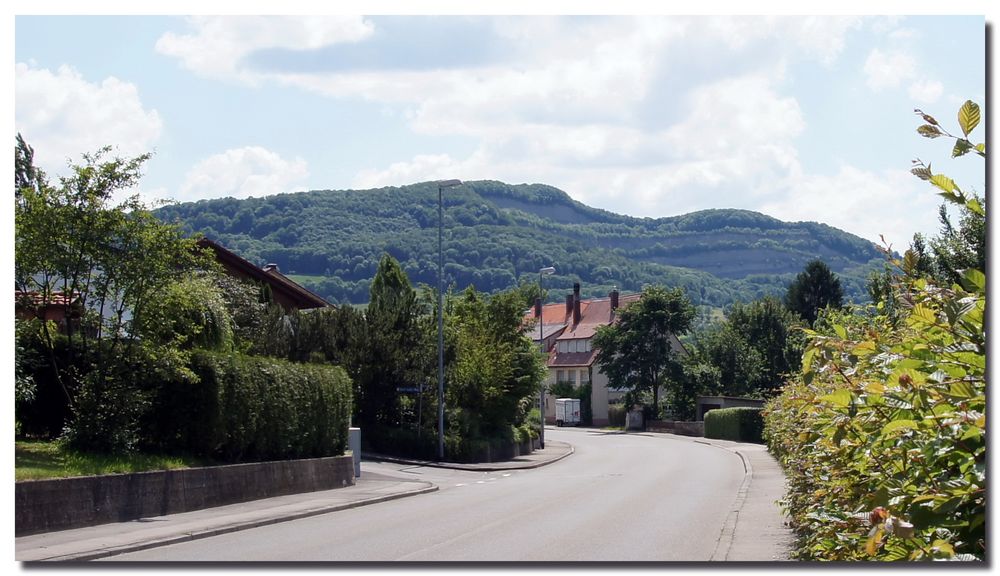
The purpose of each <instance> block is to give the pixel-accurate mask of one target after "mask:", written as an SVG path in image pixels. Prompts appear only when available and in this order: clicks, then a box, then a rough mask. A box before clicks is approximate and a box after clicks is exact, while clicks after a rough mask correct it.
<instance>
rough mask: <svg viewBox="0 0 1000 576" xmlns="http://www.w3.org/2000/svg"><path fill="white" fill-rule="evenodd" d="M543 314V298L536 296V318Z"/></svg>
mask: <svg viewBox="0 0 1000 576" xmlns="http://www.w3.org/2000/svg"><path fill="white" fill-rule="evenodd" d="M541 315H542V299H541V298H535V318H540V317H541Z"/></svg>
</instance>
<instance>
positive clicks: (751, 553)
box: [638, 432, 795, 562]
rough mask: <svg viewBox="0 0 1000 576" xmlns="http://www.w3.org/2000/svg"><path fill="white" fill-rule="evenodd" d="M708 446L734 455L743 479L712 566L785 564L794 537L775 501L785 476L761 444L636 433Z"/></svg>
mask: <svg viewBox="0 0 1000 576" xmlns="http://www.w3.org/2000/svg"><path fill="white" fill-rule="evenodd" d="M638 434H643V435H647V436H657V437H665V438H672V439H678V440H687V441H690V442H697V443H700V444H708V445H710V446H715V447H716V448H721V449H723V450H729V451H730V452H735V453H736V454H737V455H738V456H739V457H740V458H741V459H742V460H743V467H744V470H745V471H746V475H745V476H744V477H743V483H742V484H741V485H740V489H739V491H738V493H737V496H736V500H735V501H734V502H733V506H732V508H731V510H730V512H729V516H728V517H727V518H726V523H725V525H724V526H723V528H722V534H721V535H720V537H719V541H718V543H717V545H716V548H715V553H714V554H713V555H712V559H711V560H712V561H713V562H721V561H727V562H777V561H783V560H789V559H790V557H789V555H790V553H791V551H792V547H793V544H794V540H795V536H794V534H793V533H792V531H791V530H790V529H789V528H788V527H787V526H786V525H785V520H786V516H785V515H784V513H783V512H782V511H781V508H780V507H779V506H778V504H777V501H778V500H779V499H781V498H782V497H783V496H784V495H785V474H784V472H783V471H782V470H781V466H780V465H779V464H778V462H777V461H776V460H775V459H774V457H773V456H771V454H770V453H768V451H767V447H766V446H764V445H762V444H749V443H745V442H732V441H729V440H715V439H711V438H700V437H692V436H682V435H679V434H671V433H669V432H638Z"/></svg>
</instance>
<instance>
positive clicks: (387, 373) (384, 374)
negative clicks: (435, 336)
mask: <svg viewBox="0 0 1000 576" xmlns="http://www.w3.org/2000/svg"><path fill="white" fill-rule="evenodd" d="M370 296H371V300H370V303H369V305H368V309H367V311H366V312H365V330H366V333H365V335H364V339H363V342H362V343H361V354H362V356H363V361H362V362H361V364H360V366H359V367H358V369H357V371H356V374H357V376H356V379H355V399H356V404H357V405H356V409H357V414H358V419H359V422H360V423H361V425H362V427H364V426H398V425H399V423H400V422H399V403H398V397H399V392H398V391H397V388H412V387H419V385H420V384H421V383H422V382H423V381H424V380H425V379H426V375H427V368H428V362H427V360H428V354H427V350H428V346H427V345H428V342H427V340H426V335H425V333H424V331H423V330H421V324H420V322H419V313H420V307H419V306H418V304H417V296H416V292H415V291H414V290H413V288H412V287H411V286H410V281H409V279H408V278H407V276H406V273H405V272H404V271H403V269H402V267H400V265H399V262H397V261H396V260H395V259H394V258H393V257H392V256H389V255H388V254H386V255H384V256H383V257H382V260H381V261H380V262H379V265H378V271H377V273H376V274H375V278H374V280H372V285H371V295H370Z"/></svg>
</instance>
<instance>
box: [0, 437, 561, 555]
mask: <svg viewBox="0 0 1000 576" xmlns="http://www.w3.org/2000/svg"><path fill="white" fill-rule="evenodd" d="M572 453H573V447H572V446H570V445H569V444H566V443H565V442H546V443H545V448H544V449H542V450H535V451H534V452H532V453H531V454H530V455H526V456H521V457H518V458H515V459H514V460H511V461H509V462H494V463H490V464H449V463H438V462H424V461H413V460H398V459H389V458H388V457H384V456H377V455H372V456H371V457H370V458H369V457H368V456H367V455H362V459H363V460H376V461H377V460H383V461H394V462H403V463H410V464H413V465H415V466H421V465H423V466H435V467H444V468H456V469H461V470H478V471H484V472H487V471H495V470H511V469H517V468H537V467H539V466H543V465H545V464H550V463H552V462H556V461H558V460H561V459H563V458H565V457H566V456H569V455H570V454H572ZM437 489H438V488H437V486H435V485H433V484H431V483H430V482H423V481H418V480H401V479H399V478H394V477H390V476H385V475H380V474H377V473H374V472H363V473H362V474H361V477H360V478H356V479H355V484H354V485H353V486H348V487H345V488H337V489H334V490H324V491H320V492H307V493H303V494H292V495H289V496H280V497H277V498H266V499H262V500H253V501H250V502H243V503H239V504H230V505H228V506H218V507H215V508H205V509H203V510H195V511H192V512H185V513H182V514H172V515H169V516H157V517H153V518H140V519H139V520H132V521H129V522H116V523H112V524H101V525H98V526H89V527H86V528H76V529H73V530H60V531H57V532H47V533H44V534H33V535H30V536H22V537H20V538H15V539H14V549H15V551H14V560H15V561H18V562H36V561H46V560H56V561H76V562H82V561H86V560H97V559H99V558H107V557H108V556H115V555H118V554H124V553H126V552H137V551H139V550H146V549H148V548H155V547H157V546H167V545H169V544H176V543H178V542H186V541H189V540H197V539H199V538H208V537H210V536H216V535H219V534H226V533H229V532H237V531H239V530H247V529H250V528H256V527H258V526H266V525H269V524H277V523H278V522H285V521H288V520H296V519H299V518H306V517H309V516H315V515H318V514H326V513H328V512H336V511H338V510H346V509H348V508H356V507H358V506H365V505H368V504H377V503H379V502H386V501H388V500H395V499H397V498H405V497H407V496H416V495H418V494H426V493H428V492H434V491H436V490H437Z"/></svg>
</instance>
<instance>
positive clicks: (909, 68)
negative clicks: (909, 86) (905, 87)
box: [864, 48, 917, 92]
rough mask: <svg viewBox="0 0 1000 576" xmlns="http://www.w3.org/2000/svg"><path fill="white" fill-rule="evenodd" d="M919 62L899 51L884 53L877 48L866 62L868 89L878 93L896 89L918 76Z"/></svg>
mask: <svg viewBox="0 0 1000 576" xmlns="http://www.w3.org/2000/svg"><path fill="white" fill-rule="evenodd" d="M916 69H917V61H916V60H915V59H914V58H913V56H911V55H909V54H906V53H904V52H901V51H898V50H889V51H885V52H884V51H882V50H880V49H878V48H875V49H873V50H872V51H871V53H869V54H868V59H867V60H865V67H864V71H865V75H866V77H867V82H868V87H869V88H871V89H872V90H874V91H876V92H878V91H880V90H884V89H886V88H896V87H898V86H899V85H900V84H902V83H903V82H906V81H908V80H911V79H913V78H914V76H916Z"/></svg>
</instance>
